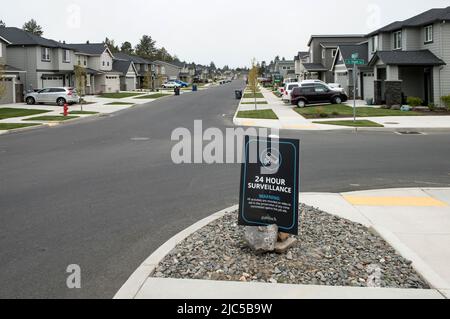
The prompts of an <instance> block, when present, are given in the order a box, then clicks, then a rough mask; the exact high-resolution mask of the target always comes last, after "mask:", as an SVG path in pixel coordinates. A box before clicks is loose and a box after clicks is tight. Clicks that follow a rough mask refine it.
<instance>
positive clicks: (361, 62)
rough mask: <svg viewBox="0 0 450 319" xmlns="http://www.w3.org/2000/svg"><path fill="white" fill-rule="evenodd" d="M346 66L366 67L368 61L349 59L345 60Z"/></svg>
mask: <svg viewBox="0 0 450 319" xmlns="http://www.w3.org/2000/svg"><path fill="white" fill-rule="evenodd" d="M345 64H356V65H364V64H366V61H364V60H363V59H348V60H345Z"/></svg>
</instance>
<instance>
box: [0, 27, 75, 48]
mask: <svg viewBox="0 0 450 319" xmlns="http://www.w3.org/2000/svg"><path fill="white" fill-rule="evenodd" d="M0 36H1V37H2V38H4V39H6V40H7V41H8V42H10V44H9V45H10V46H17V45H20V46H42V47H47V48H62V49H70V48H69V47H68V45H67V44H64V43H61V42H58V41H55V40H50V39H46V38H43V37H40V36H37V35H34V34H32V33H29V32H26V31H24V30H22V29H19V28H15V27H4V28H0Z"/></svg>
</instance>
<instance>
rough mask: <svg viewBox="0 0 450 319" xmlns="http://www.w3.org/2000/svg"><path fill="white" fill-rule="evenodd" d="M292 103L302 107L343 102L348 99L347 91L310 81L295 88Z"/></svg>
mask: <svg viewBox="0 0 450 319" xmlns="http://www.w3.org/2000/svg"><path fill="white" fill-rule="evenodd" d="M291 97H292V99H291V103H292V105H297V106H298V107H300V108H303V107H305V106H306V105H308V104H318V103H333V104H341V103H342V102H345V101H347V100H348V97H347V95H346V94H345V93H341V92H338V91H334V90H332V89H331V88H330V87H328V85H324V84H321V83H310V84H305V85H302V86H300V87H298V88H295V89H294V90H293V91H292V93H291Z"/></svg>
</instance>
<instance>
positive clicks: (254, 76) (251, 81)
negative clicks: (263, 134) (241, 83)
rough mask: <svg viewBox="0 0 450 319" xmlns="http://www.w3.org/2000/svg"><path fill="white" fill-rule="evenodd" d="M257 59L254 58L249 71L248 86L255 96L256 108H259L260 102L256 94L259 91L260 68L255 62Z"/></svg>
mask: <svg viewBox="0 0 450 319" xmlns="http://www.w3.org/2000/svg"><path fill="white" fill-rule="evenodd" d="M255 62H256V61H255V59H253V60H252V68H251V70H250V72H249V73H248V87H249V89H250V91H251V92H252V94H253V97H254V98H255V110H257V109H258V104H257V103H256V94H257V93H258V74H259V69H258V66H257V64H256V63H255Z"/></svg>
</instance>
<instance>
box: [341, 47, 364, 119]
mask: <svg viewBox="0 0 450 319" xmlns="http://www.w3.org/2000/svg"><path fill="white" fill-rule="evenodd" d="M345 64H347V65H353V122H356V89H357V86H358V83H357V81H358V78H357V74H358V65H364V64H366V61H365V60H364V59H359V54H358V53H353V54H352V58H351V59H346V60H345Z"/></svg>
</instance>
